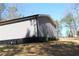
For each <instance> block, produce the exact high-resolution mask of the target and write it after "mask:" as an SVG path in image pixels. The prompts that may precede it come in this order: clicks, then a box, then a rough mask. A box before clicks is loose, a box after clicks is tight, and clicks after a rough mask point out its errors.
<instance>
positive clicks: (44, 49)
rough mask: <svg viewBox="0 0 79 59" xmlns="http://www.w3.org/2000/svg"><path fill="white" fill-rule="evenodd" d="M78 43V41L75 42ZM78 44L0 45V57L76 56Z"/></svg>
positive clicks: (64, 42) (78, 50)
mask: <svg viewBox="0 0 79 59" xmlns="http://www.w3.org/2000/svg"><path fill="white" fill-rule="evenodd" d="M77 41H78V42H79V40H77ZM78 55H79V44H78V43H76V42H72V41H61V40H59V41H50V42H42V43H27V44H19V45H0V56H78Z"/></svg>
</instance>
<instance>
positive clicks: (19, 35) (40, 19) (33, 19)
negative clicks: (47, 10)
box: [0, 14, 57, 44]
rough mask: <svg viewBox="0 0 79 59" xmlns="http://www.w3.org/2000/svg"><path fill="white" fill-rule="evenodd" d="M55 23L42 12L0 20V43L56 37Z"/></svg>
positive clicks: (24, 41)
mask: <svg viewBox="0 0 79 59" xmlns="http://www.w3.org/2000/svg"><path fill="white" fill-rule="evenodd" d="M56 36H57V33H56V24H55V23H54V21H53V20H52V19H51V18H50V17H49V16H48V15H43V14H37V15H32V16H28V17H22V18H18V19H12V20H6V21H0V43H1V44H2V43H8V44H15V43H26V42H32V41H42V40H44V39H41V38H56Z"/></svg>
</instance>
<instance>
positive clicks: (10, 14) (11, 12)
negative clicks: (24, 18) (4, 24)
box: [7, 6, 21, 20]
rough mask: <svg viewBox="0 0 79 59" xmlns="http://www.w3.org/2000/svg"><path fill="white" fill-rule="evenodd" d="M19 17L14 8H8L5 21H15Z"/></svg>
mask: <svg viewBox="0 0 79 59" xmlns="http://www.w3.org/2000/svg"><path fill="white" fill-rule="evenodd" d="M19 17H21V15H20V13H19V12H18V9H17V8H16V7H15V6H12V7H9V8H8V16H7V20H9V19H15V18H19Z"/></svg>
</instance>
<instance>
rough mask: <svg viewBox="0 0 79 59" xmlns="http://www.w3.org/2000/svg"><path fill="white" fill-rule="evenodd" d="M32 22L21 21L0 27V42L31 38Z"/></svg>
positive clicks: (33, 32) (33, 33) (32, 34)
mask: <svg viewBox="0 0 79 59" xmlns="http://www.w3.org/2000/svg"><path fill="white" fill-rule="evenodd" d="M34 29H35V28H34V25H33V24H32V21H23V22H18V23H13V24H8V25H3V26H0V41H1V40H10V39H21V38H24V37H32V36H34V35H36V34H35V31H34Z"/></svg>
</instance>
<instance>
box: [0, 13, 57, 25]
mask: <svg viewBox="0 0 79 59" xmlns="http://www.w3.org/2000/svg"><path fill="white" fill-rule="evenodd" d="M40 16H44V17H48V18H49V21H50V22H51V23H52V25H54V26H55V27H56V24H55V23H54V21H53V20H52V19H51V18H50V17H49V16H48V15H46V14H36V15H32V16H27V17H21V18H17V19H12V20H6V21H0V26H3V25H7V24H12V23H17V22H22V21H28V20H32V19H37V17H40ZM18 19H20V20H18Z"/></svg>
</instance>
